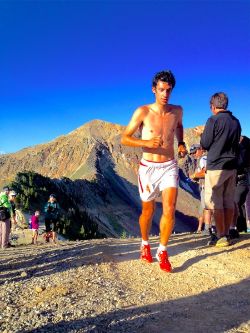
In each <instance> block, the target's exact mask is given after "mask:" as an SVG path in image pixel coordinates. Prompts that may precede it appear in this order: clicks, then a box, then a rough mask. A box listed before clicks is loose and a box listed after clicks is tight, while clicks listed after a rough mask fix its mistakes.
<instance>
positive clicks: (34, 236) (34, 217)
mask: <svg viewBox="0 0 250 333" xmlns="http://www.w3.org/2000/svg"><path fill="white" fill-rule="evenodd" d="M39 216H40V211H39V210H36V211H35V214H34V215H32V216H31V229H32V241H31V244H37V237H38V229H39Z"/></svg>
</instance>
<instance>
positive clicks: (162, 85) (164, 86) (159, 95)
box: [152, 81, 172, 105]
mask: <svg viewBox="0 0 250 333" xmlns="http://www.w3.org/2000/svg"><path fill="white" fill-rule="evenodd" d="M152 91H153V93H154V94H155V100H156V102H157V103H159V104H161V105H166V104H168V100H169V98H170V94H171V92H172V86H171V84H169V83H167V82H163V81H158V82H157V85H156V87H153V88H152Z"/></svg>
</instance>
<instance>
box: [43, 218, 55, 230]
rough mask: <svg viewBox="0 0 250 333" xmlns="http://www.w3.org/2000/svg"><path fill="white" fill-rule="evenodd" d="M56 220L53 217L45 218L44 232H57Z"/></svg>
mask: <svg viewBox="0 0 250 333" xmlns="http://www.w3.org/2000/svg"><path fill="white" fill-rule="evenodd" d="M57 224H58V221H57V220H55V219H45V230H46V232H50V231H53V232H57Z"/></svg>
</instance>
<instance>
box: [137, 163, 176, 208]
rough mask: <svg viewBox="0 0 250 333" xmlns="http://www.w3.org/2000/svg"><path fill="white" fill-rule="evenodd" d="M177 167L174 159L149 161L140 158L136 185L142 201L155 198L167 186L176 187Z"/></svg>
mask: <svg viewBox="0 0 250 333" xmlns="http://www.w3.org/2000/svg"><path fill="white" fill-rule="evenodd" d="M178 183H179V169H178V165H177V162H176V160H171V161H167V162H162V163H158V162H150V161H147V160H144V159H143V158H142V160H141V162H140V167H139V171H138V187H139V193H140V197H141V200H142V201H151V200H155V199H156V198H157V197H158V196H159V194H160V192H162V191H163V190H165V189H166V188H168V187H178Z"/></svg>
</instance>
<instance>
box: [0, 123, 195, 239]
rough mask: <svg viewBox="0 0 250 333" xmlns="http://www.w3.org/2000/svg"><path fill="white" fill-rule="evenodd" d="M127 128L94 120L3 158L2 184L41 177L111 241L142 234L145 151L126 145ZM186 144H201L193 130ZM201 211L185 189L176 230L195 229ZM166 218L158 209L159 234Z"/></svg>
mask: <svg viewBox="0 0 250 333" xmlns="http://www.w3.org/2000/svg"><path fill="white" fill-rule="evenodd" d="M123 129H124V128H123V127H122V126H120V125H116V124H112V123H107V122H104V121H100V120H94V121H92V122H89V123H87V124H85V125H83V126H81V127H79V128H78V129H76V130H75V131H72V132H71V133H69V134H68V135H64V136H60V137H58V138H56V139H55V140H53V141H51V142H49V143H46V144H41V145H37V146H33V147H28V148H25V149H22V150H21V151H18V152H16V153H13V154H6V155H0V174H1V179H0V185H3V184H6V183H8V182H10V181H11V180H13V179H14V177H15V175H16V174H17V172H21V171H25V170H29V171H34V172H37V173H39V174H41V175H44V176H48V177H50V178H53V179H54V181H55V184H56V185H57V186H58V187H60V189H61V190H63V191H66V192H67V193H68V194H69V195H71V196H72V198H73V199H74V200H75V202H76V203H77V205H78V206H79V207H86V209H87V212H88V213H89V214H90V215H91V217H93V218H94V219H95V220H96V221H97V222H98V224H99V225H100V227H101V231H102V232H104V233H106V234H107V235H108V236H119V235H120V234H121V233H123V232H125V233H126V234H127V235H138V233H139V228H138V223H137V220H138V216H139V213H140V200H139V196H138V190H137V169H138V163H139V160H140V157H141V150H140V149H133V148H130V147H124V146H122V145H121V144H120V136H121V133H122V131H123ZM185 140H186V141H187V145H188V146H189V145H190V144H191V143H193V142H194V140H196V139H195V138H194V137H193V135H192V130H191V129H190V130H187V131H186V132H185ZM65 177H67V178H68V179H65ZM197 211H198V201H197V200H196V199H195V198H194V197H193V196H192V195H190V194H189V193H188V192H186V191H185V190H183V189H180V193H179V198H178V203H177V214H176V217H177V223H176V231H177V232H178V231H183V230H193V229H194V228H195V225H196V220H195V216H196V215H197ZM160 213H161V211H160V209H159V208H157V211H156V215H155V219H154V221H153V228H152V233H153V234H156V233H157V232H158V226H157V224H158V220H159V216H160Z"/></svg>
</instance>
